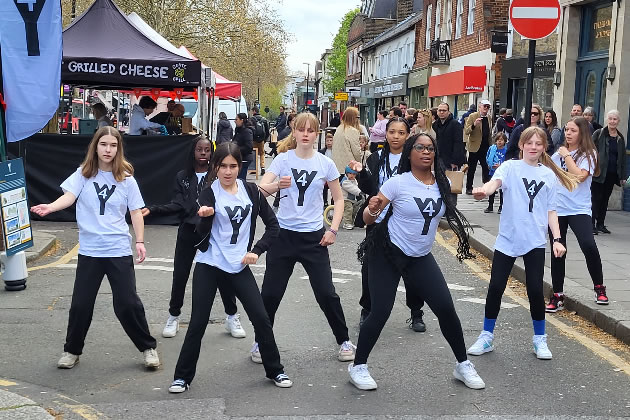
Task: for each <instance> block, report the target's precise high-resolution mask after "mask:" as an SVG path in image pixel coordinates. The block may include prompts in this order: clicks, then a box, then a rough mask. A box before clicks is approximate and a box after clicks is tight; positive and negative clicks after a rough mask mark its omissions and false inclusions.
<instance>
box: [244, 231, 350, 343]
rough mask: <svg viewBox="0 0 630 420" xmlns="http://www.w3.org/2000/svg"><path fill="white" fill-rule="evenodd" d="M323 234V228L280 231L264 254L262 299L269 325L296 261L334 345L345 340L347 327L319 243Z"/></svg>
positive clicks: (322, 249)
mask: <svg viewBox="0 0 630 420" xmlns="http://www.w3.org/2000/svg"><path fill="white" fill-rule="evenodd" d="M325 232H326V230H325V229H324V228H322V229H320V230H318V231H315V232H295V231H292V230H287V229H282V228H281V229H280V236H279V237H278V239H276V240H275V241H274V242H273V244H272V245H271V248H269V250H268V251H267V269H266V270H265V278H264V280H263V285H262V298H263V302H264V303H265V308H266V309H267V313H268V314H269V319H271V323H272V324H273V322H274V320H275V317H276V311H277V310H278V307H279V306H280V302H281V301H282V297H283V296H284V292H285V291H286V290H287V286H288V284H289V278H290V277H291V274H292V273H293V268H294V267H295V263H297V262H299V263H300V264H302V266H303V267H304V270H306V273H307V274H308V278H309V281H310V282H311V288H312V289H313V294H314V295H315V300H317V303H318V304H319V307H320V308H321V310H322V311H323V312H324V315H325V316H326V320H327V321H328V325H330V328H331V329H332V332H333V334H334V335H335V339H336V340H337V344H341V343H343V342H344V341H347V340H349V336H348V327H347V326H346V318H345V316H344V314H343V308H342V307H341V300H340V299H339V295H337V293H336V292H335V286H334V285H333V282H332V271H331V269H330V258H329V256H328V248H327V247H325V246H321V245H320V244H319V241H321V239H322V236H323V235H324V233H325ZM256 339H257V340H258V338H256Z"/></svg>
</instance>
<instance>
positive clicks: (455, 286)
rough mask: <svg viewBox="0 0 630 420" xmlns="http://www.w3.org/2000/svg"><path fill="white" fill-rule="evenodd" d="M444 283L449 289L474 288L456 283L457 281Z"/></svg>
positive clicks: (465, 289)
mask: <svg viewBox="0 0 630 420" xmlns="http://www.w3.org/2000/svg"><path fill="white" fill-rule="evenodd" d="M446 285H447V286H448V288H449V289H451V290H464V291H470V290H475V288H474V287H470V286H462V285H461V284H457V283H446Z"/></svg>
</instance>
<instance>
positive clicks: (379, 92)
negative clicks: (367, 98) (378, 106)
mask: <svg viewBox="0 0 630 420" xmlns="http://www.w3.org/2000/svg"><path fill="white" fill-rule="evenodd" d="M406 94H407V76H406V75H405V76H396V77H392V78H389V79H384V80H377V81H376V82H374V97H375V98H386V97H389V96H404V95H406Z"/></svg>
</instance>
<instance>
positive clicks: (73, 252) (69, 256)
mask: <svg viewBox="0 0 630 420" xmlns="http://www.w3.org/2000/svg"><path fill="white" fill-rule="evenodd" d="M78 253H79V244H76V245H75V246H74V248H72V249H71V250H70V251H68V253H67V254H66V255H63V256H62V257H61V258H59V259H58V260H57V261H55V262H51V263H50V264H44V265H38V266H35V267H31V268H29V269H28V271H36V270H43V269H44V268H53V267H56V266H58V265H62V264H67V263H68V262H69V261H70V260H71V259H72V258H73V257H74V256H76V255H77V254H78Z"/></svg>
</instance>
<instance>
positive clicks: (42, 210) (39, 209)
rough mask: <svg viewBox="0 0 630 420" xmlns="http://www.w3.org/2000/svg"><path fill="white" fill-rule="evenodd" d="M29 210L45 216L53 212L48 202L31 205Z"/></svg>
mask: <svg viewBox="0 0 630 420" xmlns="http://www.w3.org/2000/svg"><path fill="white" fill-rule="evenodd" d="M31 211H32V212H33V213H35V214H36V215H38V216H42V217H44V216H47V215H49V214H50V213H52V212H53V210H52V208H51V206H50V204H38V205H36V206H33V207H31Z"/></svg>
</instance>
